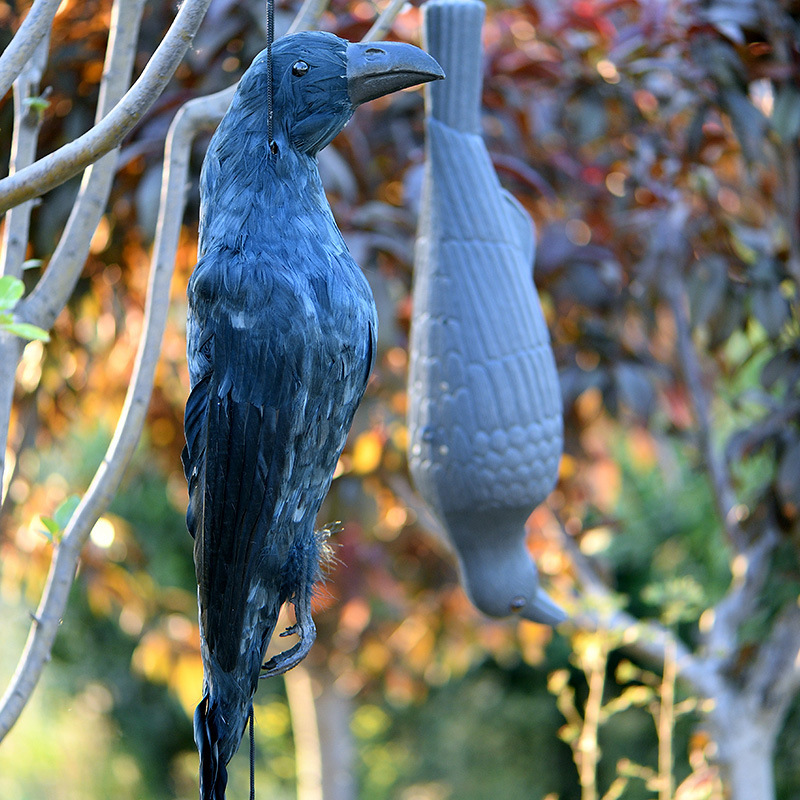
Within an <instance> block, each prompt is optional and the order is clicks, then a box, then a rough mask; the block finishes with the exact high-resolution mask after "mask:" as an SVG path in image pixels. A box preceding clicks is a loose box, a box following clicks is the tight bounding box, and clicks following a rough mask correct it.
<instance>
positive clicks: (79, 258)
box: [9, 0, 144, 330]
mask: <svg viewBox="0 0 800 800" xmlns="http://www.w3.org/2000/svg"><path fill="white" fill-rule="evenodd" d="M143 9H144V0H117V2H115V3H114V5H113V7H112V11H111V27H110V30H109V41H108V47H107V49H106V60H105V65H104V68H103V79H102V82H101V84H100V96H99V99H98V102H97V113H96V117H95V119H96V122H97V123H99V122H100V121H101V120H102V119H103V118H104V117H105V116H106V115H107V114H108V113H109V112H110V111H111V110H112V109H113V108H114V106H116V104H117V103H118V102H119V101H120V99H121V98H122V96H123V95H124V94H125V92H126V90H127V89H128V87H129V86H130V80H131V72H132V70H133V62H134V59H135V57H136V42H137V39H138V38H139V24H140V22H141V17H142V11H143ZM118 155H119V150H118V148H116V149H114V150H112V151H111V152H109V153H106V155H104V156H103V157H102V158H101V159H100V160H99V161H97V162H95V163H94V164H92V165H91V166H90V167H89V168H88V169H87V170H86V172H85V173H84V175H83V180H82V181H81V188H80V191H79V192H78V197H77V199H76V201H75V204H74V205H73V206H72V210H71V212H70V215H69V219H68V220H67V224H66V226H65V228H64V232H63V233H62V234H61V238H60V240H59V242H58V247H56V250H55V252H54V253H53V257H52V258H51V259H50V263H49V264H48V266H47V270H46V271H45V273H44V275H42V278H41V279H40V281H39V283H38V284H37V285H36V288H35V289H34V290H33V291H32V292H31V294H30V295H29V296H28V297H27V298H26V300H25V301H24V302H23V303H21V304H20V306H19V308H18V310H17V313H18V315H19V316H20V318H21V319H23V320H24V321H25V322H29V323H31V324H33V325H38V326H39V327H40V328H45V329H46V330H47V329H49V328H51V327H52V325H53V322H55V319H56V317H57V316H58V315H59V314H60V313H61V310H62V309H63V308H64V306H65V305H66V304H67V301H68V300H69V298H70V296H71V295H72V292H73V291H74V289H75V284H76V283H77V282H78V279H79V278H80V275H81V272H82V271H83V266H84V263H85V262H86V257H87V256H88V255H89V244H90V242H91V240H92V235H93V233H94V231H95V229H96V228H97V224H98V222H99V221H100V217H101V216H102V214H103V211H104V210H105V207H106V204H107V203H108V195H109V193H110V191H111V184H112V182H113V180H114V173H115V170H116V165H117V156H118ZM9 213H12V212H9Z"/></svg>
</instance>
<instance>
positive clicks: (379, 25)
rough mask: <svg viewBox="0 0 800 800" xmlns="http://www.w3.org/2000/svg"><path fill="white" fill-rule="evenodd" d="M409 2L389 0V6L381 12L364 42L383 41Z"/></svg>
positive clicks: (405, 0)
mask: <svg viewBox="0 0 800 800" xmlns="http://www.w3.org/2000/svg"><path fill="white" fill-rule="evenodd" d="M406 2H407V0H389V5H387V6H386V8H384V9H383V11H381V13H380V15H379V16H378V18H377V19H376V20H375V22H374V23H373V25H372V27H371V28H370V29H369V30H368V31H367V33H366V35H365V36H364V38H363V39H362V40H361V41H362V42H374V41H377V40H378V39H383V38H384V36H386V34H387V33H389V30H390V29H391V27H392V24H393V23H394V21H395V18H396V17H397V15H398V14H399V13H400V11H401V10H402V9H403V6H404V5H405V4H406Z"/></svg>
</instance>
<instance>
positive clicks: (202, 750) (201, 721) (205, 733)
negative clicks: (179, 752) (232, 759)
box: [194, 694, 228, 800]
mask: <svg viewBox="0 0 800 800" xmlns="http://www.w3.org/2000/svg"><path fill="white" fill-rule="evenodd" d="M211 710H212V708H211V704H210V701H209V697H208V694H205V695H204V696H203V699H202V700H201V701H200V703H199V704H198V706H197V708H196V709H195V712H194V741H195V744H196V745H197V752H198V753H199V754H200V800H225V787H226V786H227V785H228V770H227V769H226V768H225V764H224V763H223V761H222V760H221V759H220V754H219V736H218V734H217V730H216V725H215V722H214V719H213V714H212V713H211Z"/></svg>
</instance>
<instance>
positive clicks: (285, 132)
mask: <svg viewBox="0 0 800 800" xmlns="http://www.w3.org/2000/svg"><path fill="white" fill-rule="evenodd" d="M267 58H268V55H267V51H266V50H264V51H263V52H261V53H260V54H259V55H258V56H257V57H256V59H255V60H254V61H253V63H252V65H251V66H250V69H248V70H247V72H246V73H245V75H244V77H243V78H242V82H241V84H240V89H239V91H240V93H243V94H245V97H246V100H251V101H252V103H248V105H252V106H255V105H256V104H257V105H258V106H260V108H261V109H262V110H264V111H266V99H267V97H266V95H267V91H266V86H267ZM272 73H273V78H272V82H273V92H274V94H273V137H274V139H275V143H276V144H277V147H278V151H280V148H281V147H284V146H291V147H293V148H294V149H296V150H297V151H299V152H303V153H307V154H309V155H314V154H315V153H317V152H318V151H319V150H320V149H322V148H323V147H325V145H326V144H328V143H329V142H330V141H331V140H332V139H333V137H334V136H336V134H337V133H339V131H341V130H342V128H343V127H344V126H345V124H346V123H347V121H348V120H349V119H350V117H351V115H352V114H353V111H354V110H355V108H356V106H358V105H360V104H361V103H365V102H366V101H367V100H374V99H375V98H376V97H381V96H382V95H385V94H390V93H391V92H396V91H398V90H399V89H405V88H406V87H408V86H415V85H417V84H419V83H426V82H427V81H433V80H437V79H439V78H443V77H444V72H443V71H442V68H441V67H440V66H439V65H438V64H437V63H436V61H435V60H434V59H433V58H431V57H430V56H429V55H428V54H427V53H424V52H423V51H422V50H420V49H419V48H417V47H414V46H413V45H410V44H404V43H401V42H377V43H357V44H353V43H350V42H346V41H345V40H344V39H340V38H339V37H338V36H334V35H333V34H332V33H323V32H321V31H307V32H303V33H295V34H291V35H289V36H284V37H282V38H280V39H278V40H277V41H276V42H275V44H274V45H273V47H272ZM265 119H266V117H265Z"/></svg>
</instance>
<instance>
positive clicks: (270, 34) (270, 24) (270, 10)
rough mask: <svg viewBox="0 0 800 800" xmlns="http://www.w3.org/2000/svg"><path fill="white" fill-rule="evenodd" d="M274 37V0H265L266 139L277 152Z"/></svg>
mask: <svg viewBox="0 0 800 800" xmlns="http://www.w3.org/2000/svg"><path fill="white" fill-rule="evenodd" d="M274 39H275V0H267V139H268V140H269V149H270V150H271V151H272V152H273V153H277V152H278V146H277V145H276V144H275V140H274V139H273V138H272V42H273V40H274Z"/></svg>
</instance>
